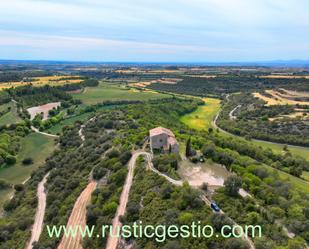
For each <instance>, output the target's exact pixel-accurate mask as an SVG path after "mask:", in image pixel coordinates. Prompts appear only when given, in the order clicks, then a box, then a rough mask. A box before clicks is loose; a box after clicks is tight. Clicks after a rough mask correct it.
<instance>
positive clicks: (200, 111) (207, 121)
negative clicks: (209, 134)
mask: <svg viewBox="0 0 309 249" xmlns="http://www.w3.org/2000/svg"><path fill="white" fill-rule="evenodd" d="M203 101H204V103H205V104H204V105H201V106H199V107H198V108H197V109H196V110H195V111H194V112H192V113H189V114H187V115H184V116H183V117H181V119H180V121H182V122H184V123H185V124H186V125H188V126H189V127H190V128H192V129H196V130H208V129H209V128H211V127H212V122H213V120H214V118H215V116H216V114H217V113H218V112H219V110H220V100H219V99H214V98H203Z"/></svg>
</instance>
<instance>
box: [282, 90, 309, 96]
mask: <svg viewBox="0 0 309 249" xmlns="http://www.w3.org/2000/svg"><path fill="white" fill-rule="evenodd" d="M280 90H281V91H283V92H284V93H281V92H280V93H279V94H280V96H282V97H286V98H309V92H297V91H292V90H286V89H284V88H280Z"/></svg>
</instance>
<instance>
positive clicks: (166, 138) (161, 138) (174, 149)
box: [149, 127, 179, 154]
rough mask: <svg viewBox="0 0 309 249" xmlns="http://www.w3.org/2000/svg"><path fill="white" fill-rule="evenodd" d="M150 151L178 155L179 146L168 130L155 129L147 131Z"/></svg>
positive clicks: (162, 128)
mask: <svg viewBox="0 0 309 249" xmlns="http://www.w3.org/2000/svg"><path fill="white" fill-rule="evenodd" d="M149 137H150V148H151V150H161V151H163V152H165V153H175V154H178V153H179V144H178V142H177V140H176V138H175V135H174V133H173V132H172V131H170V130H169V129H166V128H164V127H157V128H154V129H151V130H150V131H149Z"/></svg>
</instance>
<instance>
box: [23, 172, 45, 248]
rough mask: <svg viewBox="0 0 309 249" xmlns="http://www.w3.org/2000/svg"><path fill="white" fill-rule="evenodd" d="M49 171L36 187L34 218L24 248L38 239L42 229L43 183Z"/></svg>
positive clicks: (43, 210)
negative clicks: (29, 235) (36, 198)
mask: <svg viewBox="0 0 309 249" xmlns="http://www.w3.org/2000/svg"><path fill="white" fill-rule="evenodd" d="M48 175H49V173H47V174H46V175H45V176H44V178H43V180H42V181H41V182H40V183H39V185H38V189H37V197H38V207H37V210H36V213H35V219H34V224H33V226H32V229H31V238H30V241H29V243H28V245H27V247H26V249H32V244H33V242H36V241H38V240H39V238H40V235H41V233H42V230H43V221H44V214H45V209H46V193H45V188H44V184H45V183H46V181H47V177H48Z"/></svg>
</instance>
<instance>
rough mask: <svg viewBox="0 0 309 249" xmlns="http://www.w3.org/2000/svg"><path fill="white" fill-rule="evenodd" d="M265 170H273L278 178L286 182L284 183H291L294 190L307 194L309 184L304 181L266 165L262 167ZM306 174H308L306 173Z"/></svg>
mask: <svg viewBox="0 0 309 249" xmlns="http://www.w3.org/2000/svg"><path fill="white" fill-rule="evenodd" d="M264 166H265V167H266V168H267V169H269V170H275V171H277V172H278V174H279V177H280V178H281V179H282V180H284V181H286V182H289V183H291V185H292V186H294V187H295V188H296V189H298V190H300V191H303V192H304V193H306V194H309V182H307V181H304V180H302V179H300V178H298V177H295V176H292V175H290V174H288V173H285V172H283V171H281V170H278V169H274V168H272V167H270V166H268V165H264ZM307 173H308V172H307Z"/></svg>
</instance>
